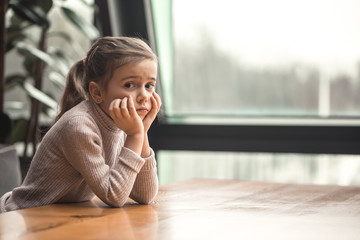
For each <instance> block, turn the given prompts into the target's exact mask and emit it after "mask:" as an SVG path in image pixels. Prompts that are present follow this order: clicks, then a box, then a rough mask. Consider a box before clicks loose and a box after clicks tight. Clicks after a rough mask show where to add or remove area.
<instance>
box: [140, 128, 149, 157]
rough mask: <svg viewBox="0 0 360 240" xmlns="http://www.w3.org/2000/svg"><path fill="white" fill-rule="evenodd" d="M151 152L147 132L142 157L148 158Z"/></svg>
mask: <svg viewBox="0 0 360 240" xmlns="http://www.w3.org/2000/svg"><path fill="white" fill-rule="evenodd" d="M150 154H151V152H150V144H149V139H148V135H147V133H145V134H144V142H143V145H142V151H141V157H142V158H146V157H149V156H150Z"/></svg>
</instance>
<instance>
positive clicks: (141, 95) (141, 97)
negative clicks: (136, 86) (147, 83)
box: [136, 88, 149, 103]
mask: <svg viewBox="0 0 360 240" xmlns="http://www.w3.org/2000/svg"><path fill="white" fill-rule="evenodd" d="M148 99H149V96H148V93H147V91H146V89H143V88H142V89H140V90H139V92H138V95H137V97H136V100H137V102H139V103H142V102H147V101H148Z"/></svg>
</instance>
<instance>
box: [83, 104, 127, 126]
mask: <svg viewBox="0 0 360 240" xmlns="http://www.w3.org/2000/svg"><path fill="white" fill-rule="evenodd" d="M87 101H88V102H89V103H90V105H91V107H92V108H93V109H94V116H95V118H96V119H97V120H98V121H99V123H100V124H101V125H102V126H103V127H104V128H106V129H108V130H109V131H112V132H119V131H120V129H119V128H118V127H117V126H116V124H115V123H114V121H113V120H112V119H111V118H110V117H109V116H108V115H107V114H106V113H104V111H103V110H102V109H101V108H100V107H99V105H97V104H96V103H95V102H94V101H92V100H91V99H90V100H87Z"/></svg>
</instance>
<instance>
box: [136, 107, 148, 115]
mask: <svg viewBox="0 0 360 240" xmlns="http://www.w3.org/2000/svg"><path fill="white" fill-rule="evenodd" d="M136 112H137V113H139V114H147V112H148V110H147V108H146V107H141V108H137V109H136Z"/></svg>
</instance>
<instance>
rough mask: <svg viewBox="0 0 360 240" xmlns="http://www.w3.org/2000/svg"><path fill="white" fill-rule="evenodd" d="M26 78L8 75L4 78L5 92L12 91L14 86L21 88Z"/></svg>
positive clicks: (18, 75) (19, 75)
mask: <svg viewBox="0 0 360 240" xmlns="http://www.w3.org/2000/svg"><path fill="white" fill-rule="evenodd" d="M25 80H26V76H24V75H21V74H13V75H9V76H7V77H6V78H5V91H8V90H10V89H12V88H13V87H15V86H19V85H20V86H21V85H23V84H24V82H25Z"/></svg>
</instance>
